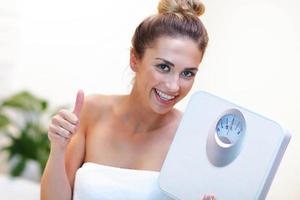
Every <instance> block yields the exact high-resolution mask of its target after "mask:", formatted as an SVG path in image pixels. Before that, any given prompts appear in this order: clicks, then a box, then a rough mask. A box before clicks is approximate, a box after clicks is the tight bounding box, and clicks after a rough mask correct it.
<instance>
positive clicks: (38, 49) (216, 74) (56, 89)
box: [0, 0, 300, 200]
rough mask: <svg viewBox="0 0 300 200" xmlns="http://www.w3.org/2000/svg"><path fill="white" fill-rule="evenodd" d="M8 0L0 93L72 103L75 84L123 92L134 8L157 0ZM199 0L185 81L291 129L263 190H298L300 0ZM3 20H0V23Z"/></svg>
mask: <svg viewBox="0 0 300 200" xmlns="http://www.w3.org/2000/svg"><path fill="white" fill-rule="evenodd" d="M16 1H17V3H16V7H15V10H16V16H17V17H16V18H14V19H16V24H17V28H16V30H17V31H16V33H18V34H15V35H14V34H12V35H11V36H9V37H7V38H9V39H7V41H10V44H11V45H10V46H0V52H1V54H0V56H1V55H3V54H2V53H3V52H6V54H7V56H5V58H11V59H9V62H10V63H16V65H15V68H14V69H13V70H8V68H7V67H3V66H5V65H4V63H5V62H7V61H5V59H2V57H0V58H1V60H0V66H1V68H0V70H1V71H0V74H1V75H0V78H1V79H0V89H1V90H2V89H3V90H2V91H1V93H0V95H5V94H8V93H10V92H14V91H17V90H20V89H29V90H31V91H33V92H34V93H36V94H38V95H41V96H43V97H45V98H48V99H49V100H50V101H51V102H52V103H53V104H55V105H59V104H64V103H68V104H72V103H73V101H74V96H75V94H76V91H77V89H78V88H82V89H84V90H85V91H86V93H87V94H90V93H98V92H100V93H105V94H112V93H126V92H128V90H129V86H130V83H129V82H130V79H131V76H130V70H129V66H128V53H129V51H128V50H129V47H130V40H131V36H132V33H133V31H134V29H135V27H136V25H137V24H138V23H139V22H140V21H141V20H142V19H143V18H144V17H146V16H148V15H150V14H154V13H155V12H156V6H157V2H158V1H157V0H155V1H154V0H152V1H149V0H144V1H141V0H130V1H121V0H120V1H99V0H87V1H78V0H72V1H71V0H52V1H45V0H26V1H24V0H16ZM3 2H4V3H3ZM8 2H12V1H11V0H2V1H1V3H0V8H1V6H2V7H4V8H8V7H10V8H11V9H12V10H13V8H14V7H13V5H14V4H12V3H8ZM204 3H205V5H206V8H207V11H206V13H205V15H204V16H203V17H202V19H203V22H204V24H205V25H206V27H207V29H208V32H209V35H210V43H209V47H208V49H207V54H206V57H205V59H204V61H203V63H202V64H201V70H200V73H199V75H198V79H197V81H196V83H195V85H194V88H193V91H195V90H198V89H203V90H207V91H210V92H212V93H214V94H217V95H219V96H222V97H224V98H226V99H228V100H231V101H233V102H235V103H237V104H239V105H241V106H243V107H247V108H249V109H250V110H253V111H256V112H258V113H261V114H262V115H265V116H267V117H269V118H272V119H274V120H275V121H279V122H281V123H283V124H284V125H285V126H286V127H287V128H288V129H289V130H290V131H291V132H292V133H293V138H292V140H291V143H290V145H289V147H288V149H287V152H286V154H285V156H284V159H283V162H282V163H281V165H280V168H279V170H278V173H277V175H276V178H275V180H274V182H273V184H272V187H271V190H270V192H269V196H268V199H272V200H273V199H300V190H299V185H300V173H299V169H300V160H299V153H298V152H300V138H299V133H300V127H299V126H298V124H299V121H300V120H299V116H298V113H299V112H300V104H299V103H298V102H300V92H299V85H300V79H299V78H298V76H299V74H300V70H299V68H298V67H300V61H299V59H298V58H297V55H299V53H300V38H299V37H298V36H299V35H300V21H299V20H298V19H300V14H299V12H298V11H299V8H300V2H299V1H296V0H252V1H245V0H227V1H217V0H205V1H204ZM2 11H3V10H0V19H1V22H2V21H3V19H8V18H9V17H8V16H4V15H3V13H2ZM4 21H5V20H4ZM11 24H14V22H13V21H10V20H6V21H5V22H4V23H0V31H1V30H3V29H5V30H7V29H8V28H7V27H8V26H10V25H11ZM3 27H4V28H3ZM0 34H1V32H0ZM11 38H15V40H13V39H11ZM0 39H1V41H0V42H2V41H4V40H5V42H6V39H4V40H3V39H2V38H0ZM14 41H17V47H16V48H12V46H14ZM1 44H2V43H1ZM3 49H4V50H3ZM6 49H9V51H6ZM4 74H5V75H4ZM186 100H187V99H186ZM186 100H185V101H183V102H182V103H180V104H179V105H178V107H179V108H180V109H182V110H183V109H184V107H185V105H186V103H187V101H186Z"/></svg>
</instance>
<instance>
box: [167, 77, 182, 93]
mask: <svg viewBox="0 0 300 200" xmlns="http://www.w3.org/2000/svg"><path fill="white" fill-rule="evenodd" d="M166 86H167V89H168V91H169V92H172V93H176V92H178V91H179V88H180V86H179V77H178V76H176V75H173V76H170V77H169V78H168V80H167V82H166Z"/></svg>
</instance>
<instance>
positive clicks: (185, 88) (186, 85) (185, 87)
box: [180, 79, 194, 96]
mask: <svg viewBox="0 0 300 200" xmlns="http://www.w3.org/2000/svg"><path fill="white" fill-rule="evenodd" d="M193 84H194V79H193V80H188V81H187V80H182V81H181V84H180V85H181V91H182V94H183V95H184V96H185V95H186V94H187V93H189V91H190V90H191V89H192V87H193Z"/></svg>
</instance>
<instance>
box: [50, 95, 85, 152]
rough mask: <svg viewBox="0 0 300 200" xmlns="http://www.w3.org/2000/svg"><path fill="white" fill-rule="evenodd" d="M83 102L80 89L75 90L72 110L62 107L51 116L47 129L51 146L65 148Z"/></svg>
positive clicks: (74, 127) (74, 129) (76, 126)
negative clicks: (75, 95)
mask: <svg viewBox="0 0 300 200" xmlns="http://www.w3.org/2000/svg"><path fill="white" fill-rule="evenodd" d="M83 102H84V93H83V91H82V90H79V91H78V92H77V97H76V102H75V106H74V110H73V112H70V111H68V110H65V109H62V110H60V111H59V112H58V113H57V114H56V115H54V116H53V118H52V121H51V123H50V125H49V129H48V138H49V140H50V142H51V146H55V147H60V148H61V149H63V150H64V149H65V148H66V147H67V145H68V144H69V142H70V139H71V137H72V136H73V134H74V133H75V132H76V130H77V128H78V126H79V116H80V112H81V109H82V106H83Z"/></svg>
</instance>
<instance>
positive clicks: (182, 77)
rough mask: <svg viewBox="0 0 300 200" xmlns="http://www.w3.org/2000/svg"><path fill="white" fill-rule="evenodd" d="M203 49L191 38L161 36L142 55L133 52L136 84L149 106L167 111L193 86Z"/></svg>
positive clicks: (157, 110) (141, 99)
mask: <svg viewBox="0 0 300 200" xmlns="http://www.w3.org/2000/svg"><path fill="white" fill-rule="evenodd" d="M201 59H202V52H201V51H200V50H199V49H198V47H197V44H196V43H195V42H194V41H193V40H191V39H188V38H179V37H178V38H171V37H160V38H159V39H158V40H157V41H156V42H155V44H154V45H153V46H152V47H149V48H147V49H146V50H145V53H144V56H143V57H142V58H141V59H137V58H135V57H134V55H133V53H132V54H131V67H132V69H133V70H134V71H135V72H136V77H135V88H136V89H137V94H138V96H139V97H138V98H139V99H140V102H141V104H143V105H144V106H145V107H146V109H147V110H148V109H150V110H152V111H153V112H155V113H159V114H165V113H167V112H168V111H170V110H171V109H172V108H173V106H174V105H175V104H176V103H177V102H179V101H180V100H181V99H182V98H183V97H185V96H186V95H187V93H188V92H189V91H190V89H191V88H192V86H193V83H194V79H195V75H196V73H197V70H198V66H199V64H200V62H201Z"/></svg>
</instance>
